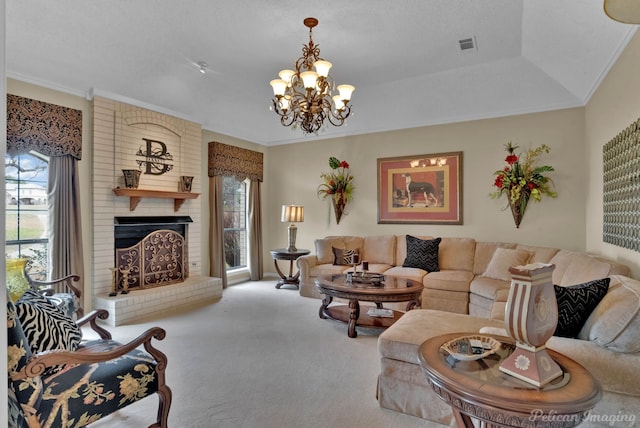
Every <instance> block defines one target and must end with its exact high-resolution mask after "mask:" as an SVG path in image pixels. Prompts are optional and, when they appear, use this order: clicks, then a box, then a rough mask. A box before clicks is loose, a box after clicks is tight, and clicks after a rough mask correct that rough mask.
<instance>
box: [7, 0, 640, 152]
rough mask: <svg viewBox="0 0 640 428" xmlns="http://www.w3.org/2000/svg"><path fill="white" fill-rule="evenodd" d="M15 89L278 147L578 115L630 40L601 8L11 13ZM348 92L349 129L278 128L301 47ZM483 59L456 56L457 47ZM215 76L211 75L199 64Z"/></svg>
mask: <svg viewBox="0 0 640 428" xmlns="http://www.w3.org/2000/svg"><path fill="white" fill-rule="evenodd" d="M6 9H7V29H6V32H7V50H6V57H7V74H8V76H9V77H12V78H15V79H18V80H23V81H27V82H32V83H35V84H39V85H43V86H47V87H51V88H54V89H58V90H63V91H66V92H70V93H73V94H78V95H82V96H87V97H91V96H92V94H96V95H101V96H106V97H109V98H115V99H119V100H123V101H127V102H130V103H132V104H137V105H141V106H143V107H147V108H150V109H154V110H159V111H162V112H166V113H169V114H173V115H176V116H179V117H182V118H186V119H189V120H192V121H194V122H198V123H201V124H202V126H203V128H205V129H208V130H212V131H216V132H219V133H222V134H227V135H231V136H234V137H237V138H241V139H245V140H248V141H252V142H255V143H259V144H264V145H276V144H285V143H294V142H299V141H308V140H314V139H323V138H329V137H337V136H345V135H356V134H363V133H369V132H377V131H386V130H394V129H401V128H409V127H416V126H424V125H433V124H439V123H450V122H456V121H463V120H472V119H480V118H489V117H498V116H506V115H512V114H520V113H528V112H537V111H545V110H552V109H558V108H568V107H575V106H583V105H584V104H585V103H586V102H587V101H588V100H589V97H590V96H591V94H592V93H593V91H594V90H595V89H596V88H597V86H598V84H599V82H600V80H601V79H602V77H603V76H604V75H605V74H606V73H607V71H608V69H609V67H610V66H611V65H612V64H613V63H614V62H615V60H616V59H617V57H618V55H619V53H620V52H621V51H622V49H624V47H625V46H626V44H627V42H628V40H629V39H630V38H631V36H632V35H633V34H634V32H635V31H636V29H637V26H631V25H627V24H621V23H618V22H615V21H612V20H611V19H609V18H608V17H607V16H606V15H605V14H604V12H603V6H602V0H600V1H595V0H562V1H558V0H483V1H478V0H446V1H443V0H394V1H389V0H350V1H344V0H341V1H334V0H325V1H322V2H311V1H301V0H217V1H212V0H182V1H175V0H135V1H131V0H91V1H87V0H56V1H50V0H32V1H25V0H7V5H6ZM308 16H313V17H316V18H318V20H319V21H320V22H319V25H318V26H317V27H316V28H315V29H314V31H313V39H314V42H316V44H318V45H319V46H320V49H321V56H322V57H323V58H325V59H327V60H329V61H331V62H332V63H333V64H334V66H333V68H332V70H331V74H332V76H333V77H334V79H335V81H336V83H350V84H353V85H354V86H355V87H356V91H355V93H354V95H353V98H352V105H353V113H352V116H351V117H350V118H349V119H348V120H347V123H348V124H347V125H346V126H342V127H338V128H335V127H330V128H328V129H326V130H324V131H322V132H320V133H319V134H318V135H317V136H313V135H312V136H303V134H302V131H300V130H295V131H294V130H291V129H290V128H285V127H283V126H282V125H280V123H279V121H278V117H277V116H276V115H275V113H273V112H271V111H270V110H269V106H270V103H271V101H270V100H271V97H272V91H271V87H270V86H269V81H270V80H271V79H273V78H275V77H276V76H277V73H278V71H279V70H281V69H283V68H292V66H293V62H294V61H295V59H297V58H298V57H299V56H300V55H301V48H302V45H303V44H305V43H307V41H308V29H307V28H306V27H305V26H304V25H303V23H302V21H303V20H304V18H306V17H308ZM470 37H472V38H474V39H475V41H476V46H477V49H474V50H471V51H465V52H462V51H461V50H460V47H459V42H458V41H459V40H460V39H465V38H470ZM198 61H205V62H206V63H208V64H209V66H208V71H207V73H206V74H202V73H200V72H199V71H198V66H197V65H196V63H197V62H198Z"/></svg>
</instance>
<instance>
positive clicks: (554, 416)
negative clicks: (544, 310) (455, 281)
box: [418, 333, 602, 428]
mask: <svg viewBox="0 0 640 428" xmlns="http://www.w3.org/2000/svg"><path fill="white" fill-rule="evenodd" d="M466 335H478V334H477V333H450V334H445V335H441V336H436V337H433V338H431V339H429V340H427V341H426V342H424V343H423V344H422V345H421V346H420V350H419V352H418V354H419V358H420V364H421V366H422V369H423V370H424V372H425V374H426V375H427V379H428V381H429V383H430V384H431V386H432V387H433V390H434V391H435V393H436V394H437V395H438V396H439V397H440V398H441V399H443V400H444V401H445V402H446V403H448V404H449V405H450V406H451V407H452V409H453V414H454V416H455V418H456V421H457V423H458V426H459V427H465V428H471V427H473V426H474V425H473V421H472V419H474V418H475V419H478V420H480V421H481V422H482V423H483V426H486V427H524V426H535V427H553V428H555V427H562V428H565V427H574V426H576V425H578V424H580V423H581V422H582V421H583V419H584V418H585V417H586V415H587V412H588V411H589V410H591V409H592V408H593V407H594V406H595V405H596V404H597V403H598V401H599V400H600V398H601V397H602V391H601V388H600V384H599V383H598V381H597V380H596V379H595V378H594V377H593V376H592V375H591V373H589V372H588V371H587V370H586V369H585V368H584V367H582V366H581V365H580V364H578V363H577V362H575V361H573V360H572V359H570V358H569V357H566V356H564V355H562V354H560V353H558V352H554V351H552V350H550V349H548V352H549V355H550V356H551V358H553V359H554V360H555V361H556V362H557V363H558V364H559V365H560V367H561V368H562V371H563V375H562V376H560V377H559V378H557V379H555V380H553V381H551V383H549V384H547V385H545V386H543V387H536V386H533V385H531V384H529V383H527V382H524V381H522V380H519V379H517V378H515V377H513V376H510V375H508V374H506V373H503V372H501V371H500V370H499V366H500V364H501V363H502V361H503V360H504V359H505V358H507V357H508V356H509V355H510V354H511V352H513V350H514V349H515V345H514V342H513V340H512V339H511V338H508V337H503V336H494V335H489V334H488V335H483V336H490V337H493V338H495V339H497V340H498V341H500V342H501V343H502V346H501V347H500V349H499V350H498V351H497V352H496V353H495V354H493V355H490V356H488V357H486V358H483V359H481V360H475V361H458V360H456V359H455V358H454V357H453V356H451V355H449V353H448V352H447V351H445V350H444V349H442V348H441V346H442V345H443V344H444V343H446V342H448V341H449V340H452V339H455V338H458V337H461V336H466Z"/></svg>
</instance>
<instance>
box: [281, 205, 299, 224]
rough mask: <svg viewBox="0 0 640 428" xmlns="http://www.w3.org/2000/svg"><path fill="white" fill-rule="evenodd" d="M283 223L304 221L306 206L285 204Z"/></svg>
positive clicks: (283, 207)
mask: <svg viewBox="0 0 640 428" xmlns="http://www.w3.org/2000/svg"><path fill="white" fill-rule="evenodd" d="M281 221H282V222H283V223H301V222H303V221H304V207H302V206H300V205H283V206H282V219H281Z"/></svg>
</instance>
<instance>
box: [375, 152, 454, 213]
mask: <svg viewBox="0 0 640 428" xmlns="http://www.w3.org/2000/svg"><path fill="white" fill-rule="evenodd" d="M378 223H405V224H406V223H413V224H462V152H452V153H435V154H429V155H415V156H402V157H395V158H381V159H378Z"/></svg>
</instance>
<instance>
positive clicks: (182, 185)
mask: <svg viewBox="0 0 640 428" xmlns="http://www.w3.org/2000/svg"><path fill="white" fill-rule="evenodd" d="M192 184H193V177H190V176H187V175H181V176H180V182H179V183H178V191H180V192H187V193H189V192H191V187H192Z"/></svg>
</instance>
